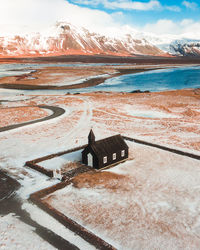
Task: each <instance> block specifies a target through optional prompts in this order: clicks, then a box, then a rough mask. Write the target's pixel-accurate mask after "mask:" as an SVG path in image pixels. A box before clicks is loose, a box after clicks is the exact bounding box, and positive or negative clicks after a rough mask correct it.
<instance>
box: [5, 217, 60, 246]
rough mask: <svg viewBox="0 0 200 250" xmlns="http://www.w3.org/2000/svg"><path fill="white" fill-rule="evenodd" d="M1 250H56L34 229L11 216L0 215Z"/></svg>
mask: <svg viewBox="0 0 200 250" xmlns="http://www.w3.org/2000/svg"><path fill="white" fill-rule="evenodd" d="M0 249H1V250H11V249H13V250H14V249H15V250H27V249H31V250H37V249H41V250H53V249H56V248H54V247H53V246H52V245H50V244H49V243H47V242H46V241H44V240H43V239H41V238H40V237H39V236H38V235H37V234H35V233H34V228H32V227H30V226H28V225H26V224H24V223H23V222H21V221H20V220H19V219H18V218H16V217H15V216H14V215H13V214H8V215H6V216H1V215H0Z"/></svg>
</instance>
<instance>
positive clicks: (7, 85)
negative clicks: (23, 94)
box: [0, 67, 164, 90]
mask: <svg viewBox="0 0 200 250" xmlns="http://www.w3.org/2000/svg"><path fill="white" fill-rule="evenodd" d="M159 69H164V67H162V68H161V67H158V68H155V67H154V68H134V69H130V68H128V69H125V68H123V69H120V68H117V69H116V70H117V72H116V73H114V74H108V76H107V77H94V78H91V79H83V81H82V82H81V83H76V84H70V85H61V86H56V85H37V84H33V83H35V82H36V81H35V80H37V79H38V78H36V77H35V79H32V80H29V84H22V83H20V82H19V83H16V82H15V83H12V79H13V80H15V79H16V81H18V79H20V78H21V79H22V78H23V79H26V78H29V77H32V78H34V75H35V74H36V73H37V72H38V71H37V70H36V71H35V72H34V73H29V74H24V75H20V76H10V77H3V78H2V79H0V88H4V89H16V90H64V89H79V88H87V87H93V86H97V85H99V84H101V83H103V82H104V81H106V80H107V79H111V78H114V77H118V76H121V75H127V74H136V73H142V72H146V71H152V70H159ZM40 70H41V69H40ZM4 79H9V81H11V83H1V82H3V81H4Z"/></svg>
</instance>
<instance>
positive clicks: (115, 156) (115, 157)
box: [112, 153, 117, 161]
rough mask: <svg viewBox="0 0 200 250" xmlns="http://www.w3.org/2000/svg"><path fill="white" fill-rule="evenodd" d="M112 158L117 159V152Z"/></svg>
mask: <svg viewBox="0 0 200 250" xmlns="http://www.w3.org/2000/svg"><path fill="white" fill-rule="evenodd" d="M112 158H113V161H114V160H116V159H117V154H116V153H114V154H113V155H112Z"/></svg>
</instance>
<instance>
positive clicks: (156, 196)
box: [0, 90, 200, 249]
mask: <svg viewBox="0 0 200 250" xmlns="http://www.w3.org/2000/svg"><path fill="white" fill-rule="evenodd" d="M5 93H7V92H1V94H0V100H2V99H4V100H6V99H8V98H9V99H12V101H14V102H12V103H5V102H3V103H2V104H0V108H5V107H10V108H11V107H12V108H13V112H15V108H14V107H15V106H18V107H19V106H31V105H42V104H43V105H52V106H58V107H62V108H64V109H65V110H66V113H65V114H63V115H62V116H60V117H57V118H55V119H52V120H49V121H44V122H41V123H37V124H32V125H29V126H26V127H22V128H18V129H14V130H10V131H7V132H1V133H0V142H1V143H0V169H3V170H6V171H7V172H8V173H9V174H10V175H11V176H12V177H13V178H16V179H17V180H18V181H19V182H20V184H21V185H22V187H21V189H20V190H19V191H18V195H19V197H20V198H21V199H22V201H23V200H24V201H26V199H27V198H28V197H29V195H30V194H31V193H33V192H36V191H38V190H40V189H43V188H46V187H48V186H52V185H53V184H56V183H58V180H52V179H49V178H48V177H47V176H45V175H42V174H40V173H38V172H37V171H34V170H31V169H29V168H27V167H24V164H25V162H26V161H29V160H33V159H36V158H39V157H43V156H45V155H49V154H52V153H57V152H61V151H65V150H67V149H71V148H73V147H78V146H81V145H83V144H86V143H87V136H88V133H89V131H90V129H91V128H93V131H94V133H95V135H96V139H97V140H98V139H101V138H104V137H107V136H111V135H114V134H117V133H121V134H122V135H126V136H130V137H133V138H138V139H143V140H146V141H150V142H154V143H158V144H161V145H167V146H170V147H173V148H179V149H182V150H183V151H189V152H193V153H196V154H198V155H200V109H199V96H196V95H194V93H193V91H190V90H188V91H186V90H185V91H177V92H166V93H149V94H128V93H127V94H125V93H90V94H80V95H62V96H61V95H49V96H48V95H46V96H42V95H35V96H34V95H29V96H24V97H22V96H18V95H16V96H12V95H11V94H10V95H9V96H8V97H6V98H5ZM23 99H24V100H23ZM15 100H16V102H15ZM20 100H21V101H20ZM18 109H19V110H20V108H18ZM38 110H39V109H38ZM40 112H41V111H40ZM136 113H137V114H140V116H135V114H136ZM13 114H14V113H13ZM38 114H39V113H38ZM40 114H41V113H40ZM143 114H151V117H145V116H142V115H143ZM33 115H34V112H33ZM18 116H21V118H22V119H24V118H23V112H18ZM13 117H14V116H13ZM29 118H30V120H31V119H32V114H30V117H29ZM19 119H20V117H19ZM131 148H132V147H131ZM158 152H159V153H158ZM132 155H133V158H134V159H133V160H132V161H129V162H126V163H124V164H122V165H120V166H118V167H116V168H115V169H113V170H112V171H111V170H109V171H104V172H103V176H102V182H98V178H97V177H98V176H97V177H96V178H95V180H96V181H97V183H96V182H94V185H93V186H91V183H89V184H87V185H86V184H85V183H88V182H90V181H91V182H92V179H93V178H91V176H88V177H87V175H86V174H85V176H86V177H87V178H86V179H84V178H83V180H82V181H81V180H80V179H78V177H77V178H76V179H75V180H77V182H76V183H77V184H74V186H70V187H67V188H66V189H64V190H62V191H60V192H61V193H60V194H59V195H62V196H63V199H64V197H65V196H66V197H67V200H66V203H65V204H64V206H63V209H64V208H65V207H66V206H69V207H70V206H71V207H73V206H75V203H74V200H72V198H74V199H75V201H77V206H76V209H75V210H74V211H73V213H72V211H71V213H72V214H70V216H72V217H73V216H74V218H77V221H78V222H80V223H83V225H84V226H87V227H88V228H90V229H91V231H94V232H96V233H97V234H98V235H99V236H102V237H103V238H104V239H105V240H108V241H109V242H111V244H114V245H115V246H120V245H121V244H123V245H124V246H126V244H127V242H128V240H129V241H130V242H131V244H133V245H136V246H138V248H139V249H142V248H143V249H144V248H145V247H146V246H149V248H150V249H154V246H159V244H162V246H163V248H166V247H168V249H169V247H170V246H173V243H174V244H175V246H176V247H177V248H178V247H179V246H180V247H179V249H187V247H188V249H195V247H196V246H198V244H200V242H199V239H198V237H199V236H200V235H199V224H198V223H199V221H200V218H199V215H198V213H199V201H198V197H199V183H198V182H199V177H200V175H199V161H197V160H192V159H188V158H186V157H182V156H177V155H174V154H170V153H167V152H164V151H159V150H158V151H157V150H156V149H151V148H147V147H143V146H139V145H134V147H133V149H132ZM76 157H79V156H76V155H74V156H73V159H74V158H76ZM62 160H63V159H61V158H59V160H56V158H54V159H52V160H51V161H49V162H46V163H45V162H43V163H44V164H47V167H52V166H53V165H55V166H59V164H60V165H62V164H63V162H62ZM41 163H42V162H41ZM115 171H117V172H116V173H115ZM105 175H108V176H107V177H105ZM82 176H84V175H82ZM93 177H94V176H93ZM109 180H111V182H109ZM74 183H75V182H74ZM81 184H82V185H83V186H80V185H81ZM77 185H78V187H76V186H77ZM102 190H103V191H102ZM112 190H114V191H112ZM75 195H77V196H75ZM81 195H82V196H81ZM75 197H76V198H75ZM77 197H80V201H79V199H78V198H77ZM81 197H82V198H83V199H84V200H82V199H81ZM54 198H55V199H56V197H54ZM70 199H71V203H70ZM108 199H110V200H108ZM52 200H53V197H52ZM60 202H61V201H59V204H60ZM63 202H64V200H63ZM79 202H80V203H79ZM79 205H80V206H79ZM97 208H98V209H97ZM34 210H35V211H36V208H34V207H33V208H32V210H31V211H32V212H31V213H32V214H33V211H34ZM87 210H88V211H89V214H88V217H87V216H86V217H85V220H86V221H84V220H83V218H82V215H83V211H87ZM98 211H99V213H98ZM109 211H112V216H115V217H109V216H110V214H109V213H110V212H109ZM39 213H40V212H38V214H39ZM97 215H98V216H97ZM38 217H39V215H38ZM38 217H37V220H38V221H39V219H38ZM116 217H117V219H112V218H116ZM122 217H123V218H124V219H123V220H122V219H121V218H122ZM92 218H93V220H92ZM3 219H4V217H2V218H1V220H0V230H1V225H3V224H2V223H4V222H2V220H3ZM101 222H105V223H103V224H101ZM133 222H134V223H133ZM17 223H18V222H17V221H15V220H14V225H15V224H17ZM97 224H99V227H96V225H97ZM25 226H26V225H25ZM105 226H106V227H105ZM4 228H5V227H4ZM110 229H112V230H110ZM15 230H17V229H15ZM131 230H132V231H131ZM134 230H135V231H134ZM130 232H132V233H130ZM57 233H58V231H57ZM104 233H105V234H104ZM27 237H28V236H27ZM66 237H67V236H66ZM76 237H77V236H76ZM127 237H130V238H127ZM150 239H151V240H150ZM0 242H1V241H0ZM79 244H80V243H78V246H79V247H80V245H79ZM189 244H191V245H190V246H189ZM13 246H14V247H15V244H14V243H13ZM128 247H129V245H128V246H127V248H126V249H128ZM13 249H15V248H13ZM87 249H88V248H87ZM122 249H123V248H122ZM136 249H137V248H136ZM158 249H159V247H158ZM172 249H174V248H172ZM196 249H197V248H196Z"/></svg>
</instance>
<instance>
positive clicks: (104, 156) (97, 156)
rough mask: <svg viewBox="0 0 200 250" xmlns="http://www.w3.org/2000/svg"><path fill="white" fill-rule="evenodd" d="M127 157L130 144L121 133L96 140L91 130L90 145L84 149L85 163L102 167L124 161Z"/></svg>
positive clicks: (83, 159) (83, 158)
mask: <svg viewBox="0 0 200 250" xmlns="http://www.w3.org/2000/svg"><path fill="white" fill-rule="evenodd" d="M127 158H128V145H127V144H126V142H125V141H124V139H123V137H122V136H121V135H114V136H111V137H108V138H105V139H102V140H99V141H95V135H94V133H93V131H92V130H90V133H89V136H88V145H87V146H86V148H85V149H84V150H83V151H82V162H83V164H85V165H88V166H91V167H94V168H97V169H100V168H104V167H106V166H109V165H112V164H115V163H118V162H121V161H124V160H126V159H127Z"/></svg>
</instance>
